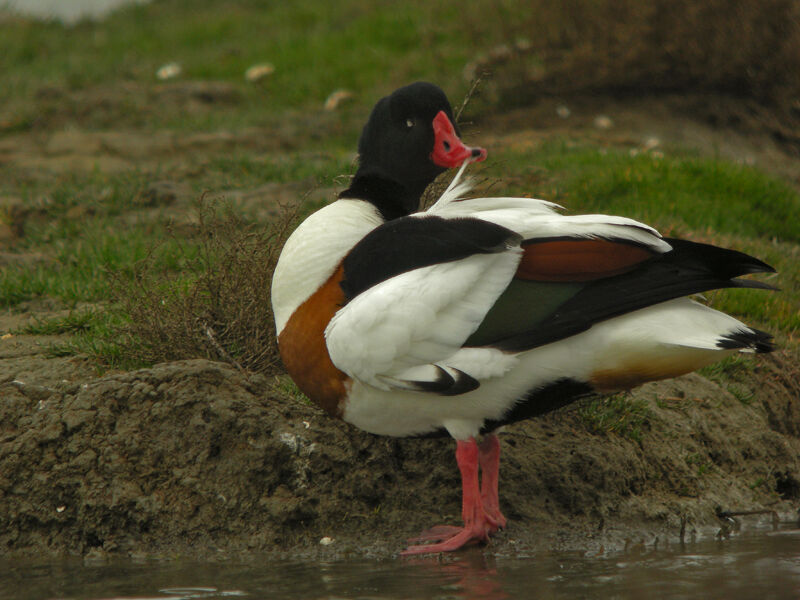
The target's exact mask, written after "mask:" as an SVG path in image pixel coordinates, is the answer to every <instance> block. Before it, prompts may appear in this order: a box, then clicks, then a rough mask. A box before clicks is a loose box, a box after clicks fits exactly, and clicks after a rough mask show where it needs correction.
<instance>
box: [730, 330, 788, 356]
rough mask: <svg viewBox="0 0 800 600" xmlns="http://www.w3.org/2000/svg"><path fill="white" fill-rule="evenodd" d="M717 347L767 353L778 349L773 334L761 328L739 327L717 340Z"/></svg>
mask: <svg viewBox="0 0 800 600" xmlns="http://www.w3.org/2000/svg"><path fill="white" fill-rule="evenodd" d="M717 347H718V348H721V349H723V350H752V351H753V352H756V353H758V354H765V353H767V352H772V351H773V350H775V349H776V346H775V341H774V339H773V337H772V334H770V333H767V332H766V331H761V330H760V329H753V328H751V327H748V328H747V329H737V330H735V331H732V332H730V333H727V334H725V335H723V336H722V337H721V338H720V339H719V340H717Z"/></svg>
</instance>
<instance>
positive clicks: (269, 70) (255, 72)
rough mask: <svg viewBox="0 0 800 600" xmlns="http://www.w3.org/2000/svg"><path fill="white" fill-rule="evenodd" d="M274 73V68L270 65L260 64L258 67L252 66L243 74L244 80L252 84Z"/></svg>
mask: <svg viewBox="0 0 800 600" xmlns="http://www.w3.org/2000/svg"><path fill="white" fill-rule="evenodd" d="M274 72H275V66H274V65H272V64H270V63H261V64H258V65H253V66H252V67H250V68H249V69H247V71H245V72H244V78H245V79H246V80H247V81H250V82H254V81H258V80H259V79H264V77H267V76H268V75H272V74H273V73H274Z"/></svg>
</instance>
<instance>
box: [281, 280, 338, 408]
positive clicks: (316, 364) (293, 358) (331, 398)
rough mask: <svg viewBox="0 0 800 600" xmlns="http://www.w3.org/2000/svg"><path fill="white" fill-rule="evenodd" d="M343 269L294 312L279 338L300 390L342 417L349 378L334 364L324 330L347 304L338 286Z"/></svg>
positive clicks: (284, 356)
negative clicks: (337, 312) (342, 402)
mask: <svg viewBox="0 0 800 600" xmlns="http://www.w3.org/2000/svg"><path fill="white" fill-rule="evenodd" d="M343 273H344V269H343V268H342V267H341V266H340V267H339V268H338V269H337V270H336V272H335V273H334V274H333V275H331V276H330V278H329V279H328V281H326V282H325V283H324V284H323V285H322V287H320V288H319V289H318V290H317V291H316V292H315V293H314V294H313V295H312V296H311V297H310V298H309V299H308V300H306V301H305V302H304V303H303V304H301V305H300V307H298V309H297V310H295V311H294V313H293V314H292V316H291V317H290V318H289V321H288V322H287V323H286V326H285V327H284V328H283V331H281V333H280V335H279V336H278V348H279V350H280V353H281V358H282V359H283V364H284V365H285V366H286V370H287V371H288V373H289V375H291V376H292V379H294V382H295V383H296V384H297V387H299V388H300V390H301V391H302V392H303V393H304V394H305V395H306V396H308V397H309V398H310V399H311V401H312V402H314V403H316V404H317V405H319V407H320V408H322V409H323V410H324V411H325V412H327V413H328V414H330V415H332V416H334V417H341V416H342V410H343V407H342V406H340V403H341V401H342V400H343V399H344V397H345V395H346V394H347V391H346V390H345V381H347V375H346V374H344V373H343V372H342V371H340V370H339V369H337V368H336V367H335V366H334V365H333V363H332V362H331V357H330V355H329V354H328V347H327V346H326V345H325V328H326V327H327V326H328V323H329V322H330V320H331V319H332V318H333V315H334V314H335V313H336V311H337V310H339V308H340V307H341V306H342V304H344V292H342V288H341V287H340V286H339V282H340V281H341V280H342V276H343Z"/></svg>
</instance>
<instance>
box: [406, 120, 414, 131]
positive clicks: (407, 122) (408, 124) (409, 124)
mask: <svg viewBox="0 0 800 600" xmlns="http://www.w3.org/2000/svg"><path fill="white" fill-rule="evenodd" d="M413 126H414V119H406V127H408V128H409V129H411V128H412V127H413Z"/></svg>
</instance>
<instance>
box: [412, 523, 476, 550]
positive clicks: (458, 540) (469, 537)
mask: <svg viewBox="0 0 800 600" xmlns="http://www.w3.org/2000/svg"><path fill="white" fill-rule="evenodd" d="M443 527H448V526H446V525H445V526H443ZM453 529H456V530H457V532H456V533H455V534H454V535H452V536H450V537H449V538H448V539H446V540H444V541H443V542H440V543H438V544H423V545H420V546H409V547H408V548H406V549H405V550H404V551H403V552H401V553H400V555H401V556H413V555H415V554H435V553H438V552H452V551H453V550H458V549H459V548H463V547H464V546H466V545H467V544H470V543H472V542H487V541H489V532H488V531H487V530H486V529H484V528H480V529H477V530H473V529H467V528H466V527H454V528H453ZM417 539H419V538H417ZM434 539H442V538H434Z"/></svg>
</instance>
